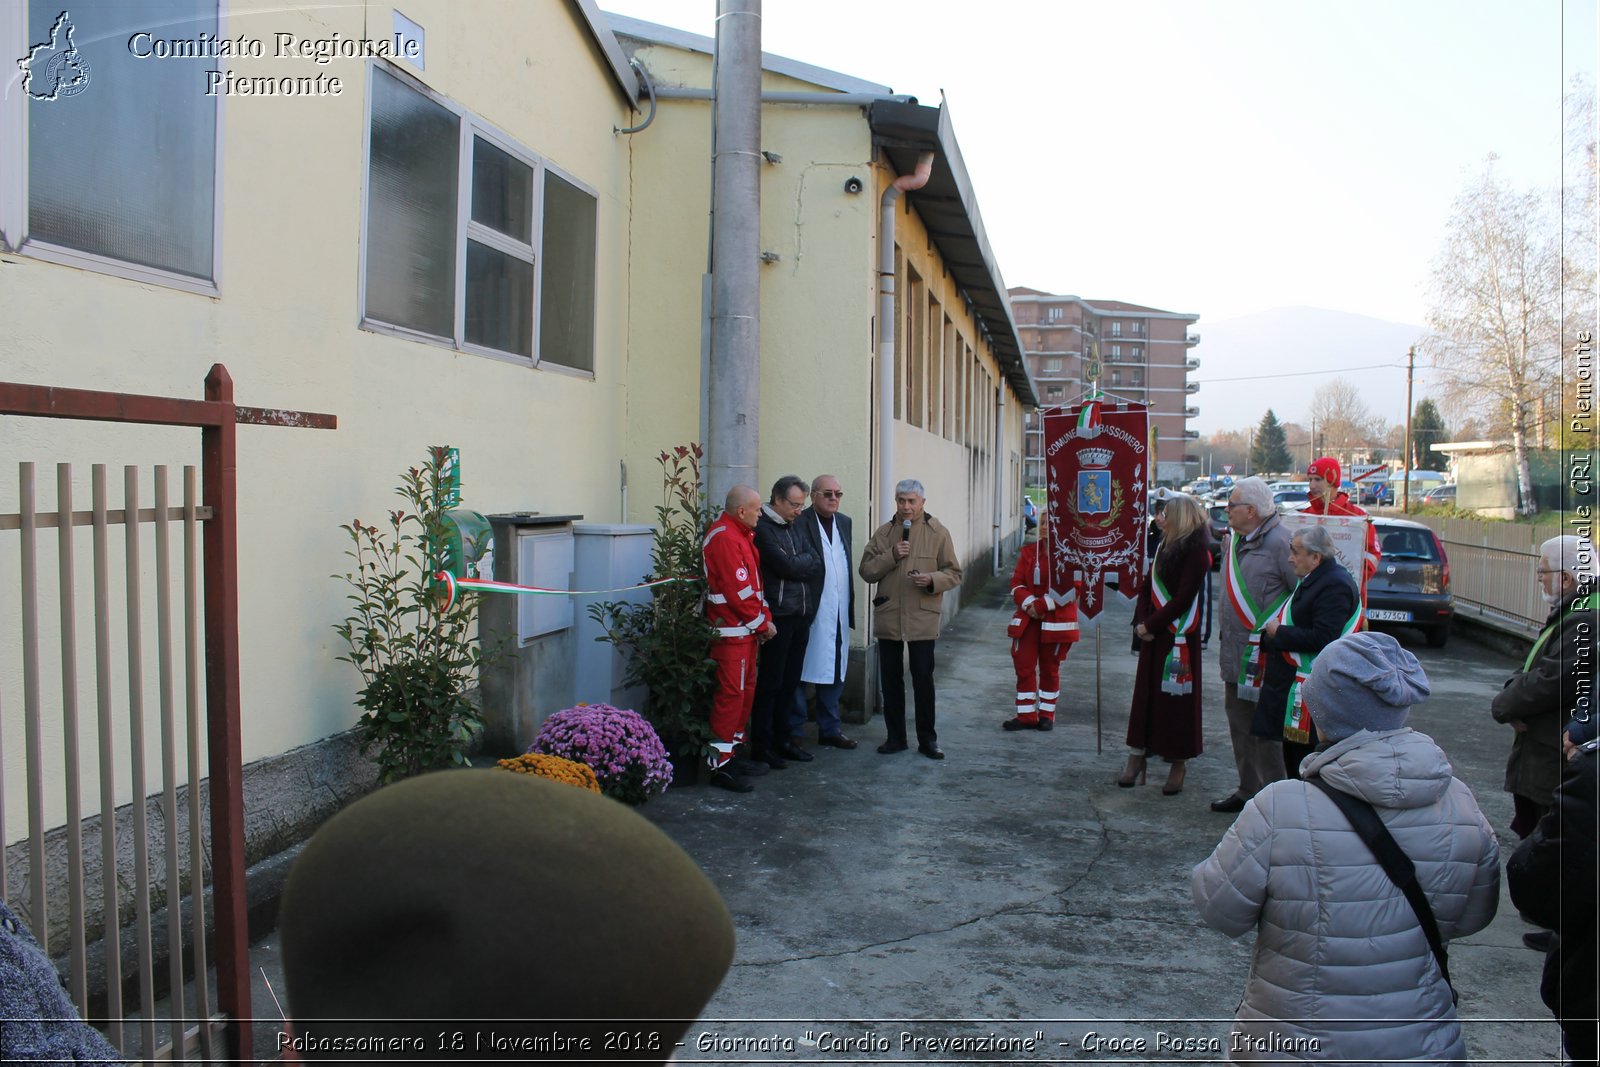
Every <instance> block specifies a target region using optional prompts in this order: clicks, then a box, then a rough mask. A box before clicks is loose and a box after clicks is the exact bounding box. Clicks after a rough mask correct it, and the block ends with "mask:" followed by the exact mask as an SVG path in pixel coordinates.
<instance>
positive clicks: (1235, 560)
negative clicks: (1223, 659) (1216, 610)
mask: <svg viewBox="0 0 1600 1067" xmlns="http://www.w3.org/2000/svg"><path fill="white" fill-rule="evenodd" d="M1243 541H1244V538H1243V537H1240V536H1239V534H1238V533H1237V532H1235V533H1234V534H1233V536H1232V537H1230V538H1228V542H1229V543H1228V554H1227V555H1225V556H1223V557H1222V587H1223V588H1224V589H1226V590H1227V591H1228V603H1230V604H1232V605H1233V613H1234V614H1235V615H1237V616H1238V617H1239V621H1240V622H1242V623H1243V624H1244V628H1245V632H1246V633H1247V634H1248V635H1249V638H1248V642H1247V643H1246V645H1245V647H1244V653H1243V654H1242V655H1241V656H1240V657H1239V673H1238V676H1237V678H1236V679H1235V680H1236V681H1237V682H1238V684H1239V699H1240V700H1248V701H1251V702H1252V703H1254V702H1255V701H1256V700H1258V699H1259V698H1260V697H1261V683H1262V682H1263V681H1264V680H1265V679H1266V676H1267V661H1266V657H1264V656H1263V655H1262V654H1261V628H1262V627H1263V626H1265V625H1266V624H1267V620H1268V619H1270V618H1272V617H1273V616H1274V615H1276V614H1277V613H1278V609H1279V608H1280V607H1282V606H1283V603H1284V601H1286V600H1288V599H1289V593H1288V591H1285V592H1283V593H1281V594H1279V596H1278V599H1276V600H1274V601H1273V602H1272V603H1271V604H1270V605H1269V606H1267V607H1266V608H1262V607H1261V606H1260V605H1259V604H1257V603H1256V598H1255V597H1253V596H1251V595H1250V588H1249V587H1248V586H1247V585H1245V583H1244V572H1243V571H1242V570H1241V569H1240V567H1239V545H1240V544H1241V543H1243Z"/></svg>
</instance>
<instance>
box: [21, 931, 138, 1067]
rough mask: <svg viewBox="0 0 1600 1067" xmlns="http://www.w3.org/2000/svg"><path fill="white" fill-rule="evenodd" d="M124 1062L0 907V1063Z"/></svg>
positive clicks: (30, 940) (32, 942)
mask: <svg viewBox="0 0 1600 1067" xmlns="http://www.w3.org/2000/svg"><path fill="white" fill-rule="evenodd" d="M24 1061H26V1062H30V1063H36V1064H48V1063H124V1062H126V1059H125V1057H124V1056H123V1055H122V1053H120V1052H118V1051H117V1050H116V1048H115V1047H114V1046H113V1045H112V1044H111V1042H109V1041H107V1040H106V1039H105V1037H104V1036H102V1035H101V1033H100V1031H98V1030H96V1029H95V1028H94V1027H92V1026H90V1025H89V1024H88V1023H86V1022H84V1021H83V1019H82V1018H80V1017H79V1015H78V1009H77V1008H75V1007H73V1005H72V1000H71V998H69V997H68V996H67V991H66V990H65V989H63V988H61V976H60V975H58V974H57V973H56V969H55V966H54V965H53V964H52V963H51V962H50V957H49V956H46V955H45V954H44V950H43V949H42V948H40V947H39V943H38V942H37V941H35V940H34V939H33V935H32V934H30V933H29V932H28V928H27V927H25V926H23V925H22V923H21V921H20V920H18V919H17V917H16V916H15V915H13V914H12V913H11V909H10V908H8V907H6V905H5V903H4V902H0V1062H3V1063H21V1062H24Z"/></svg>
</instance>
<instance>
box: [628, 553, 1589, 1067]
mask: <svg viewBox="0 0 1600 1067" xmlns="http://www.w3.org/2000/svg"><path fill="white" fill-rule="evenodd" d="M1009 615H1010V601H1009V599H1008V598H1007V597H1006V594H1005V589H1004V587H1003V583H1002V582H992V583H990V584H989V585H988V586H986V587H985V588H984V590H983V592H982V593H981V594H980V596H979V597H978V598H977V599H976V601H975V602H972V603H969V605H968V606H967V608H966V609H965V610H964V611H962V613H961V614H960V616H959V617H958V618H957V619H956V621H955V622H954V624H953V625H952V626H951V627H950V628H949V629H948V630H947V631H946V634H945V636H944V637H942V638H941V639H940V642H939V653H938V661H939V665H938V670H937V681H938V694H939V697H938V699H939V737H940V744H941V746H942V747H943V748H944V750H945V751H946V753H947V755H948V758H947V759H945V760H944V761H942V762H933V761H930V760H927V759H925V758H923V757H921V756H919V755H917V753H916V752H915V750H914V749H913V750H912V751H910V752H906V753H901V754H898V755H894V756H880V755H878V754H877V753H876V752H874V751H873V747H874V746H875V745H876V744H877V743H878V742H879V741H880V740H882V738H883V730H882V726H881V724H880V723H877V722H874V723H871V724H868V725H866V726H856V727H849V726H847V727H846V730H847V732H850V733H852V735H853V736H855V737H856V738H857V740H859V741H860V743H861V746H860V747H859V748H857V749H855V750H854V751H847V752H841V751H838V750H835V749H831V748H820V749H813V751H814V752H815V755H816V759H815V760H814V761H813V762H812V763H809V764H803V765H795V764H791V765H790V766H789V767H788V768H786V769H784V770H782V771H774V772H772V773H770V774H768V775H766V776H765V777H763V778H761V779H758V780H757V783H756V791H755V792H753V793H750V794H747V795H742V796H741V795H735V794H730V793H726V792H723V791H720V790H715V789H710V788H708V787H705V786H699V787H696V788H693V789H683V790H676V791H672V792H669V793H668V794H667V795H666V796H664V797H661V798H659V799H657V800H654V801H652V802H651V803H650V804H648V805H646V806H645V807H644V808H643V809H641V811H642V812H643V813H644V814H645V815H646V816H647V817H649V818H650V819H652V820H653V821H655V822H656V823H657V824H658V825H659V826H661V827H662V828H663V829H664V830H665V831H666V832H667V833H669V834H670V835H672V837H673V838H674V839H675V840H677V841H678V842H679V843H680V844H681V845H682V846H683V847H684V848H685V849H686V850H688V852H689V853H690V855H692V856H693V857H694V858H695V859H696V860H697V861H698V862H699V863H700V864H701V865H702V866H703V867H704V869H705V870H706V871H707V872H708V873H709V874H710V875H711V877H712V878H713V879H714V881H715V882H716V885H717V887H718V888H719V889H720V890H721V891H722V894H723V896H724V898H725V899H726V900H727V902H728V906H729V908H730V909H731V910H732V912H733V914H734V917H735V921H736V924H737V927H738V931H739V945H738V950H737V956H736V959H735V962H734V966H733V968H732V970H731V971H730V973H729V975H728V977H727V979H726V980H725V981H724V982H723V985H722V987H721V989H720V990H719V992H718V993H717V995H716V997H715V998H714V999H713V1001H712V1002H711V1004H710V1005H709V1006H708V1008H707V1012H706V1016H705V1018H704V1019H703V1020H702V1023H701V1025H699V1026H697V1027H696V1028H694V1029H693V1030H691V1032H690V1035H689V1036H690V1042H689V1047H688V1048H685V1049H683V1050H681V1051H680V1053H679V1057H680V1059H682V1060H685V1061H691V1060H704V1061H708V1062H761V1061H765V1062H771V1061H772V1060H773V1059H777V1060H780V1061H785V1062H787V1061H794V1060H802V1059H803V1060H807V1061H813V1062H825V1061H843V1060H846V1059H850V1058H857V1059H863V1060H871V1061H888V1060H891V1059H892V1060H896V1061H899V1062H906V1061H907V1060H911V1061H918V1060H919V1058H925V1059H926V1060H928V1061H930V1062H932V1061H939V1062H969V1063H970V1062H977V1061H980V1060H987V1061H990V1062H993V1061H995V1060H997V1059H998V1060H1009V1061H1014V1062H1021V1063H1031V1062H1047V1061H1051V1060H1058V1061H1059V1060H1091V1061H1100V1062H1111V1061H1113V1060H1115V1059H1118V1058H1129V1059H1136V1060H1144V1059H1151V1058H1165V1059H1185V1060H1206V1059H1219V1058H1220V1050H1221V1049H1222V1047H1223V1046H1224V1045H1225V1043H1226V1039H1227V1037H1226V1035H1227V1033H1228V1020H1229V1019H1230V1018H1231V1016H1232V1013H1233V1011H1234V1009H1235V1007H1236V1006H1237V1004H1238V1000H1239V997H1240V995H1241V993H1242V990H1243V987H1244V981H1245V977H1246V974H1247V972H1248V970H1249V961H1250V952H1251V945H1252V941H1253V938H1252V937H1249V936H1247V937H1244V938H1241V939H1239V940H1237V941H1235V940H1230V939H1229V938H1227V937H1225V936H1223V935H1222V934H1219V933H1217V932H1215V931H1213V930H1211V929H1209V928H1208V927H1206V926H1205V925H1203V924H1202V923H1201V922H1200V920H1199V918H1198V916H1197V915H1196V914H1195V911H1194V907H1193V904H1192V902H1191V899H1190V892H1189V871H1190V869H1191V868H1192V867H1193V866H1194V865H1195V864H1196V863H1198V862H1199V861H1200V860H1202V859H1204V858H1205V857H1206V856H1207V855H1208V854H1209V853H1210V851H1211V849H1212V848H1213V847H1215V845H1216V843H1217V841H1218V839H1219V838H1220V837H1221V835H1222V833H1223V832H1224V831H1225V830H1226V828H1227V826H1228V824H1229V820H1230V819H1231V816H1227V815H1219V814H1216V813H1214V812H1212V811H1211V810H1210V809H1209V806H1208V804H1209V802H1210V801H1211V800H1213V799H1216V798H1218V797H1221V796H1223V795H1225V794H1227V793H1228V792H1229V791H1230V790H1231V789H1232V787H1233V786H1234V784H1235V782H1236V778H1235V775H1234V770H1233V763H1232V757H1231V753H1230V748H1229V744H1228V739H1227V727H1226V723H1225V721H1224V720H1223V717H1222V715H1221V714H1220V693H1221V682H1220V680H1219V678H1220V673H1219V668H1218V667H1217V658H1216V657H1217V654H1216V647H1215V644H1214V643H1213V645H1212V647H1211V648H1210V649H1208V650H1207V652H1206V657H1205V662H1206V674H1205V692H1206V695H1207V700H1206V710H1205V713H1204V722H1205V743H1206V753H1205V755H1203V756H1202V757H1200V758H1199V759H1196V760H1194V761H1192V763H1191V765H1190V768H1189V774H1188V780H1187V783H1186V785H1185V788H1184V791H1183V793H1182V794H1181V795H1179V796H1175V797H1165V796H1162V794H1161V790H1160V786H1161V782H1162V780H1163V778H1164V777H1165V766H1164V765H1161V764H1153V765H1152V767H1151V773H1150V783H1149V784H1148V785H1146V786H1143V787H1139V788H1134V789H1120V788H1118V787H1117V786H1116V785H1115V784H1114V782H1113V779H1114V778H1115V777H1116V775H1117V774H1118V772H1119V771H1120V768H1121V765H1122V763H1123V759H1124V753H1125V748H1124V745H1123V743H1122V736H1123V731H1124V730H1125V728H1126V723H1127V709H1128V700H1129V694H1130V692H1131V688H1132V682H1133V674H1134V667H1135V663H1136V659H1135V657H1134V656H1133V655H1131V654H1130V652H1129V644H1128V642H1129V638H1128V633H1129V630H1128V625H1127V623H1128V621H1129V620H1130V619H1131V617H1132V610H1131V607H1129V606H1127V605H1125V604H1123V603H1122V602H1120V601H1117V600H1115V599H1113V602H1112V605H1111V606H1110V607H1109V608H1108V609H1107V612H1106V614H1105V616H1104V619H1105V622H1104V630H1103V637H1102V638H1101V648H1100V656H1099V663H1100V684H1099V690H1100V694H1101V708H1102V726H1103V729H1102V737H1103V742H1104V751H1103V752H1101V753H1097V752H1096V748H1095V693H1096V679H1095V675H1096V670H1095V667H1096V656H1095V637H1094V636H1093V635H1092V634H1090V635H1086V636H1085V638H1084V640H1083V641H1081V642H1080V643H1079V644H1078V645H1076V646H1075V647H1074V649H1073V651H1072V653H1071V654H1070V656H1069V657H1068V661H1067V664H1066V666H1065V667H1064V670H1063V678H1062V683H1063V684H1062V707H1061V710H1060V712H1059V713H1058V718H1057V723H1058V725H1057V728H1056V729H1055V730H1054V731H1053V732H1051V733H1048V734H1040V733H1019V734H1011V733H1006V732H1004V731H1002V730H1001V729H1000V723H1001V721H1002V720H1004V719H1006V718H1008V717H1009V716H1010V714H1011V708H1010V705H1011V699H1012V698H1011V694H1012V688H1013V685H1014V681H1013V676H1012V674H1011V663H1010V657H1009V654H1008V653H1009V644H1008V642H1007V639H1006V637H1005V622H1006V620H1007V618H1008V617H1009ZM1398 636H1400V638H1401V640H1402V641H1403V642H1404V643H1405V644H1406V645H1407V647H1409V648H1411V649H1412V650H1413V651H1414V652H1415V653H1416V655H1417V656H1418V658H1419V659H1420V660H1421V661H1422V662H1423V664H1424V666H1425V668H1426V669H1427V671H1428V673H1429V677H1430V679H1431V681H1432V682H1433V685H1434V692H1435V696H1434V698H1433V699H1432V700H1430V701H1429V703H1428V704H1426V705H1424V706H1422V707H1420V708H1418V709H1417V710H1416V711H1415V712H1414V713H1413V715H1412V720H1411V725H1413V726H1414V727H1416V728H1417V729H1420V730H1422V731H1423V732H1425V733H1428V734H1430V735H1432V736H1433V737H1434V738H1435V739H1436V740H1438V741H1439V742H1440V743H1441V745H1442V746H1443V747H1444V749H1445V750H1446V752H1447V753H1449V755H1450V756H1451V759H1452V762H1453V763H1454V765H1455V767H1456V773H1457V775H1458V776H1459V777H1461V778H1462V779H1463V780H1464V781H1466V782H1467V784H1468V785H1470V786H1471V787H1472V789H1473V791H1474V792H1475V793H1476V794H1477V796H1478V801H1479V804H1480V806H1481V807H1482V808H1483V810H1484V813H1485V815H1486V816H1487V817H1488V819H1489V821H1490V823H1491V824H1492V825H1494V826H1495V827H1496V828H1497V829H1500V828H1503V827H1505V826H1506V825H1507V824H1508V823H1509V822H1510V818H1511V803H1510V798H1509V796H1508V795H1507V794H1505V793H1503V792H1502V791H1501V790H1500V783H1501V775H1502V773H1503V769H1504V764H1505V757H1506V753H1507V752H1508V750H1509V745H1510V740H1511V734H1510V731H1509V730H1507V729H1506V728H1505V727H1502V726H1499V725H1497V724H1495V723H1494V722H1493V721H1492V720H1490V718H1489V715H1488V710H1487V706H1488V698H1489V695H1490V694H1491V693H1493V692H1494V691H1496V690H1498V689H1499V688H1500V685H1501V684H1502V682H1503V681H1504V679H1505V678H1506V677H1507V676H1508V675H1509V674H1510V673H1511V672H1512V671H1513V670H1514V669H1515V667H1516V663H1515V662H1514V661H1513V660H1511V659H1510V658H1508V657H1505V656H1503V655H1500V654H1498V653H1495V652H1491V651H1488V650H1486V649H1483V648H1481V647H1478V646H1475V645H1472V644H1469V643H1467V642H1461V641H1457V642H1456V644H1455V645H1454V646H1453V647H1451V648H1448V649H1445V650H1441V651H1435V650H1432V649H1429V648H1427V647H1425V645H1424V643H1423V642H1422V640H1421V635H1420V634H1418V633H1416V632H1414V631H1398ZM1514 847H1515V839H1514V838H1513V837H1512V835H1510V833H1509V831H1505V830H1503V829H1501V848H1502V852H1503V855H1506V856H1508V855H1509V854H1510V851H1511V850H1512V849H1513V848H1514ZM1528 929H1531V928H1530V927H1527V926H1525V925H1524V924H1523V923H1522V922H1521V921H1520V920H1519V919H1518V918H1517V916H1516V913H1515V911H1514V909H1513V908H1512V907H1511V905H1510V902H1509V899H1508V897H1507V896H1506V894H1505V891H1504V889H1502V901H1501V907H1500V913H1499V915H1498V917H1497V918H1496V920H1495V922H1494V923H1493V925H1491V926H1490V927H1489V928H1488V929H1487V930H1485V931H1483V932H1482V933H1480V934H1478V935H1476V936H1474V937H1471V938H1466V939H1463V940H1460V941H1457V942H1454V943H1453V944H1452V945H1451V946H1450V967H1451V975H1452V978H1453V979H1454V980H1455V984H1456V988H1457V989H1458V990H1459V991H1460V996H1461V1006H1460V1011H1461V1014H1462V1016H1463V1018H1464V1019H1465V1020H1466V1024H1465V1030H1466V1036H1467V1043H1468V1049H1469V1051H1470V1052H1471V1054H1472V1055H1473V1056H1474V1058H1475V1059H1476V1060H1478V1061H1479V1062H1485V1063H1488V1062H1509V1061H1512V1060H1515V1061H1517V1062H1520V1063H1529V1062H1546V1060H1540V1059H1537V1058H1533V1059H1530V1057H1541V1056H1542V1057H1546V1058H1547V1060H1548V1062H1557V1060H1556V1059H1555V1057H1557V1056H1558V1055H1559V1048H1560V1044H1559V1043H1560V1034H1559V1030H1558V1029H1557V1028H1556V1026H1555V1024H1554V1023H1553V1022H1552V1021H1550V1017H1549V1014H1548V1012H1547V1011H1546V1009H1545V1007H1544V1005H1543V1004H1542V1003H1541V1002H1540V1000H1539V997H1538V981H1539V972H1540V967H1541V965H1542V957H1541V956H1540V955H1538V954H1536V953H1534V952H1532V951H1529V950H1528V949H1526V948H1524V947H1523V946H1522V943H1521V936H1522V934H1523V932H1525V931H1526V930H1528ZM733 1020H743V1021H737V1022H736V1021H733ZM990 1035H992V1036H993V1039H994V1040H989V1036H990ZM1041 1035H1042V1036H1041ZM1091 1035H1094V1036H1091ZM951 1038H954V1039H956V1043H955V1044H954V1045H946V1046H944V1047H943V1048H941V1046H940V1044H939V1043H940V1042H941V1041H943V1040H945V1039H951ZM1140 1040H1142V1041H1143V1046H1142V1048H1141V1047H1140V1046H1139V1045H1138V1044H1137V1042H1139V1041H1140ZM946 1049H948V1051H946Z"/></svg>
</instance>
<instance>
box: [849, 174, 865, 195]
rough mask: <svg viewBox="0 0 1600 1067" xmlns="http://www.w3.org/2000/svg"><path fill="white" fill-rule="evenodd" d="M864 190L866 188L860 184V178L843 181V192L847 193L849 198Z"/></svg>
mask: <svg viewBox="0 0 1600 1067" xmlns="http://www.w3.org/2000/svg"><path fill="white" fill-rule="evenodd" d="M865 188H866V186H865V185H863V184H862V183H861V179H860V178H855V177H851V178H846V179H845V180H844V191H845V192H847V193H849V194H850V195H851V196H854V195H855V194H857V193H859V192H860V191H861V190H862V189H865Z"/></svg>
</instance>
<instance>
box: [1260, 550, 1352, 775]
mask: <svg viewBox="0 0 1600 1067" xmlns="http://www.w3.org/2000/svg"><path fill="white" fill-rule="evenodd" d="M1289 564H1290V566H1292V567H1293V568H1294V572H1295V573H1296V574H1298V575H1299V576H1300V581H1299V584H1297V585H1296V586H1295V588H1294V593H1293V594H1292V595H1291V596H1290V597H1289V599H1288V600H1287V601H1285V602H1284V605H1283V607H1282V608H1281V609H1280V610H1279V612H1278V614H1277V615H1276V616H1274V617H1273V618H1271V619H1268V620H1267V624H1266V626H1264V627H1263V628H1262V633H1261V650H1262V652H1263V654H1264V655H1265V657H1266V661H1267V670H1266V678H1265V680H1264V681H1263V682H1262V684H1261V699H1260V700H1258V701H1256V713H1255V717H1254V718H1253V719H1252V720H1251V721H1250V732H1251V733H1253V734H1255V735H1256V736H1257V737H1276V738H1281V739H1282V740H1283V767H1284V772H1285V774H1287V775H1288V777H1290V778H1299V777H1300V761H1301V760H1302V759H1304V758H1305V757H1306V756H1307V755H1309V754H1310V752H1311V750H1312V749H1313V748H1315V747H1316V745H1317V732H1316V728H1315V727H1314V726H1312V725H1311V719H1310V717H1309V715H1308V714H1307V713H1306V707H1305V698H1304V696H1303V693H1302V687H1303V685H1304V683H1305V680H1306V679H1307V678H1309V677H1310V676H1311V665H1312V662H1313V661H1314V660H1315V659H1316V658H1317V653H1318V652H1321V651H1322V650H1323V649H1324V648H1327V647H1328V646H1329V645H1331V644H1332V643H1333V642H1335V641H1337V640H1338V639H1339V638H1341V637H1343V636H1344V635H1345V634H1347V633H1351V632H1353V631H1354V630H1355V628H1356V625H1357V624H1358V623H1360V621H1361V590H1360V589H1358V588H1357V587H1356V580H1355V579H1354V578H1352V577H1351V576H1350V572H1349V571H1347V570H1345V569H1344V566H1343V565H1342V564H1341V563H1340V562H1339V557H1338V556H1337V555H1335V554H1334V548H1333V537H1332V536H1331V535H1330V534H1329V533H1328V531H1327V530H1325V529H1323V528H1322V527H1321V526H1308V527H1306V528H1304V529H1301V530H1297V531H1296V532H1295V534H1294V536H1293V537H1292V538H1291V539H1290V541H1289Z"/></svg>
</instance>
